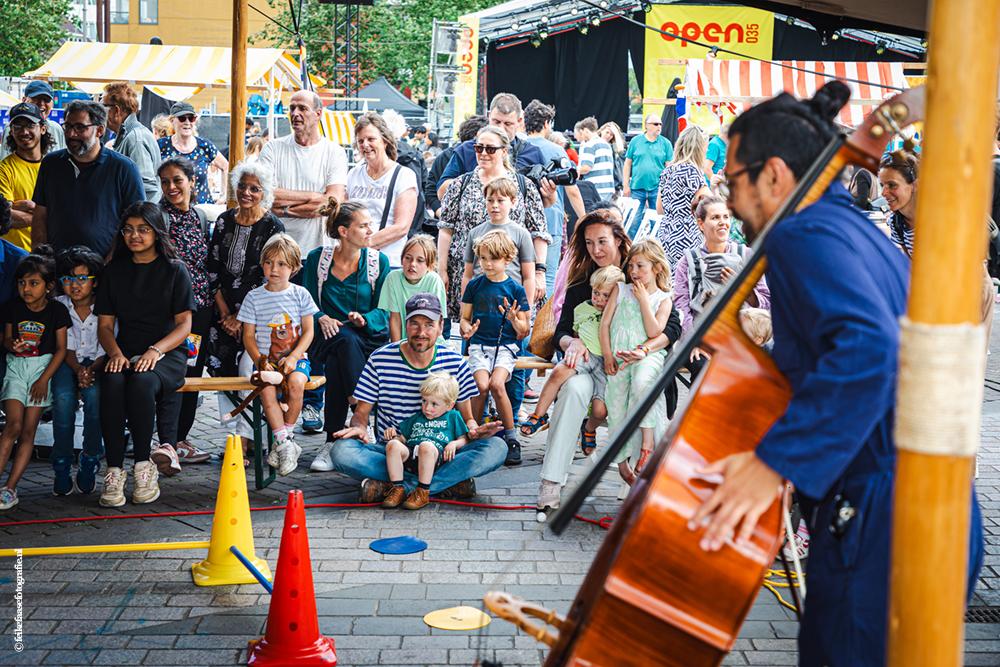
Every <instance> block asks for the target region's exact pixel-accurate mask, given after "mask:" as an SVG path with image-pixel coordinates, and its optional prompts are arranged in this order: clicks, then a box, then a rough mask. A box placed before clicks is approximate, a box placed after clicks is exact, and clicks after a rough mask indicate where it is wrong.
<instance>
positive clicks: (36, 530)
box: [0, 327, 1000, 667]
mask: <svg viewBox="0 0 1000 667" xmlns="http://www.w3.org/2000/svg"><path fill="white" fill-rule="evenodd" d="M998 330H1000V327H995V328H994V332H995V333H994V347H995V349H1000V345H997V343H998V342H1000V341H998V339H1000V335H998V334H997V331H998ZM989 368H990V377H991V378H994V379H997V380H1000V360H998V358H997V356H995V355H994V356H993V357H991V359H990V364H989ZM533 384H534V385H535V386H536V387H537V386H539V382H538V381H537V380H535V381H533ZM998 388H1000V385H998ZM216 415H217V412H216V409H215V401H214V399H212V398H211V397H208V396H206V401H205V403H204V405H203V407H202V408H201V409H200V410H199V417H198V422H197V424H196V426H195V430H194V432H193V437H194V439H195V440H196V441H197V442H198V443H199V444H200V445H202V446H205V447H208V448H212V449H214V450H215V451H221V444H222V442H223V441H224V434H223V433H222V432H221V431H220V430H219V428H218V427H217V425H216V421H215V417H216ZM43 437H44V436H43ZM544 437H545V433H544V432H543V433H541V434H540V435H539V436H538V437H535V438H532V439H529V440H526V441H525V447H524V455H525V463H524V464H523V465H522V466H520V467H519V468H512V469H502V470H499V471H496V472H494V473H492V474H491V475H488V476H486V477H484V478H481V479H480V480H478V488H479V493H480V498H479V499H480V500H482V501H483V502H489V503H497V504H512V505H521V504H528V505H531V504H533V503H534V495H535V492H536V489H537V481H538V466H539V464H540V461H541V455H542V451H543V446H544ZM299 440H300V442H301V443H303V444H304V450H305V452H304V454H303V457H302V461H301V464H300V467H299V470H298V471H296V472H295V473H294V474H292V475H291V476H289V477H286V478H279V480H278V481H276V482H275V483H274V484H272V485H271V487H269V488H268V489H265V490H261V491H255V490H253V488H252V486H253V484H252V475H251V476H248V478H249V480H250V481H249V486H250V487H251V490H250V504H251V506H253V507H266V506H270V505H280V504H281V503H283V501H284V498H285V495H286V493H287V491H288V490H289V489H293V488H300V489H302V490H303V492H304V494H305V498H306V502H307V503H309V502H312V503H321V502H353V501H354V500H355V499H356V495H355V494H356V488H357V485H356V482H354V481H352V480H348V479H345V478H343V477H341V476H339V475H336V474H334V473H310V472H308V463H309V461H310V460H311V458H312V456H313V455H314V454H315V452H316V451H317V449H318V447H319V446H320V445H321V443H322V438H321V437H320V436H304V437H301V438H299ZM588 464H589V461H586V460H583V459H580V460H578V461H577V462H576V464H575V466H574V476H578V475H579V474H581V473H582V472H583V471H585V470H586V468H587V466H588ZM218 473H219V463H218V461H215V462H212V463H208V464H203V465H192V466H186V467H185V470H184V471H183V472H182V473H181V474H180V475H179V476H177V477H173V478H169V479H164V478H161V489H162V497H161V499H160V500H159V501H157V502H156V503H153V504H151V505H146V506H143V507H142V508H136V507H135V506H133V505H131V504H128V505H126V506H125V507H124V508H121V510H108V509H102V508H99V507H98V505H97V497H96V495H92V496H88V497H83V496H80V495H74V496H71V497H69V498H54V497H52V496H51V494H50V490H51V467H50V466H49V465H48V464H47V463H45V462H40V461H36V462H32V464H31V466H29V469H28V472H27V474H26V476H25V478H24V480H23V482H22V484H21V487H20V494H21V504H20V505H19V506H18V507H16V508H15V509H14V510H13V511H10V512H7V513H4V514H3V515H2V517H0V520H2V521H20V520H27V519H39V518H56V517H80V516H105V515H113V514H123V513H131V512H136V511H137V509H138V511H141V512H170V511H183V510H203V509H211V508H212V507H213V506H214V502H215V493H216V484H217V479H218ZM979 474H980V477H979V480H978V491H979V499H980V503H981V505H982V508H983V510H984V516H985V522H986V534H987V546H986V549H987V556H986V565H985V567H984V568H983V572H982V577H981V579H980V582H979V586H978V588H977V592H976V596H975V600H974V604H975V605H978V606H985V605H990V606H997V607H1000V391H997V390H994V389H992V388H989V387H988V388H987V391H986V396H985V403H984V417H983V446H982V450H981V455H980V466H979ZM618 488H619V485H618V484H617V483H616V482H615V475H614V473H613V472H609V474H608V475H607V476H606V478H605V481H604V482H603V483H602V484H601V485H600V486H599V487H598V489H597V490H596V491H595V493H594V495H593V496H592V498H591V500H590V501H589V502H588V503H587V504H586V505H585V506H584V509H583V514H584V515H586V516H589V517H595V518H598V517H602V516H605V515H613V514H614V512H615V509H616V507H617V505H618V502H617V500H616V495H617V492H618ZM282 521H283V513H282V512H281V511H263V512H254V513H253V524H254V535H255V543H256V550H257V555H258V556H261V557H263V558H265V559H266V560H267V561H268V562H269V563H270V565H271V567H272V568H273V567H274V565H275V563H276V560H277V555H278V543H279V540H280V534H281V526H282ZM210 530H211V517H210V516H193V517H179V518H157V519H127V520H115V521H101V522H91V523H70V524H42V525H34V526H21V527H6V528H0V546H2V547H27V546H52V545H78V544H113V543H125V542H138V541H142V542H152V541H168V540H203V539H208V537H209V534H210ZM308 531H309V540H310V546H311V553H312V561H313V574H314V579H315V586H316V601H317V606H318V611H319V622H320V628H321V630H322V632H323V633H324V634H326V635H329V636H331V637H333V638H334V639H335V640H336V644H337V649H338V657H339V660H340V664H341V665H344V666H348V665H376V664H377V665H472V664H473V662H474V661H475V660H476V659H477V658H479V659H483V658H485V659H492V660H497V661H500V662H502V663H503V665H504V666H505V667H512V666H513V665H539V664H540V663H541V662H542V660H543V659H544V655H545V654H544V651H543V650H541V648H540V644H538V643H537V642H536V641H535V640H534V639H532V638H530V637H528V636H525V635H523V634H521V633H519V632H518V631H517V630H516V629H515V628H514V627H513V626H512V625H510V624H508V623H506V622H504V621H501V620H498V619H494V621H493V622H492V623H491V624H490V625H489V626H487V627H486V628H485V629H484V630H483V631H481V632H448V631H442V630H436V629H431V628H429V627H428V626H426V625H425V624H424V623H423V621H422V616H423V615H424V614H425V613H427V612H429V611H433V610H435V609H441V608H444V607H451V606H455V605H459V604H469V605H473V606H478V605H479V601H480V598H481V596H482V594H483V593H484V592H485V591H488V590H495V589H500V590H506V591H508V592H511V593H514V594H517V595H520V596H522V597H525V598H527V599H530V600H534V601H537V602H540V603H543V604H545V605H548V606H551V607H554V608H556V609H557V610H559V611H560V612H565V611H566V609H567V608H568V606H569V603H570V601H571V600H572V598H573V597H574V595H575V593H576V591H577V588H578V586H579V584H580V583H581V581H582V579H583V577H584V575H585V573H586V571H587V568H588V567H589V564H590V561H591V559H592V558H593V555H594V553H595V551H596V549H597V547H598V546H599V544H600V541H601V539H602V538H603V537H604V535H605V532H604V531H603V530H601V529H600V528H598V527H596V526H593V525H590V524H586V523H582V522H574V524H573V525H572V526H571V527H570V528H569V529H568V530H567V531H566V533H565V534H563V535H562V536H560V537H555V536H553V535H551V534H549V533H547V532H545V531H544V530H543V529H542V526H541V525H540V524H538V523H537V522H536V521H535V516H534V512H533V511H531V510H512V511H501V510H487V509H475V508H461V507H454V506H445V505H432V506H430V507H428V508H426V509H424V510H421V511H420V512H417V513H409V512H406V511H405V510H397V511H383V510H381V509H372V508H357V509H313V510H309V511H308ZM397 535H415V536H417V537H419V538H422V539H424V540H426V541H427V542H428V544H429V548H428V549H427V550H426V551H424V552H423V553H419V554H413V555H408V556H385V555H379V554H376V553H375V552H373V551H371V550H369V549H368V544H369V542H370V541H371V540H373V539H375V538H379V537H391V536H397ZM203 557H204V552H203V551H160V552H147V553H126V554H107V555H82V556H67V557H52V556H49V557H36V558H25V559H24V561H23V567H24V573H23V574H24V580H25V583H24V589H23V618H24V627H23V631H24V637H23V644H24V650H23V651H22V652H20V653H15V652H14V650H13V643H14V637H13V635H14V625H15V624H14V621H13V618H14V614H15V609H14V602H13V595H14V591H15V583H14V578H15V572H14V560H13V559H0V665H18V664H31V665H89V664H93V665H102V664H134V665H139V664H142V665H210V664H211V665H215V664H219V665H235V664H245V662H246V642H247V640H249V639H253V638H256V637H258V636H259V635H261V634H262V632H263V629H264V623H265V620H266V617H267V610H268V601H269V600H268V599H269V596H268V595H267V594H266V593H265V592H264V590H263V589H262V588H260V587H259V586H256V585H253V586H250V585H244V586H220V587H214V588H199V587H196V586H194V585H193V584H192V582H191V575H190V566H191V564H192V563H193V562H195V561H197V560H200V559H201V558H203ZM784 594H785V595H786V596H787V590H786V591H784ZM796 633H797V622H796V620H795V617H794V614H793V613H792V612H790V611H788V610H786V609H785V608H783V607H782V606H780V605H779V604H778V602H777V600H776V599H775V597H774V596H773V595H772V594H771V593H769V592H768V591H762V592H761V594H760V596H759V597H758V599H757V601H756V603H755V605H754V606H753V608H752V610H751V612H750V615H749V618H748V620H747V622H746V623H745V624H744V626H743V629H742V632H741V635H740V639H739V640H738V641H737V643H736V646H735V648H734V651H733V652H732V653H731V654H730V655H729V657H728V658H727V659H726V663H725V664H730V665H794V664H795V662H796V657H797V656H796V647H795V636H796ZM965 648H966V654H965V656H966V664H968V665H993V666H996V665H998V664H1000V624H979V623H975V624H973V623H970V624H967V625H966V642H965Z"/></svg>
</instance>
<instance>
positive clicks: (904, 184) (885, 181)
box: [878, 151, 920, 255]
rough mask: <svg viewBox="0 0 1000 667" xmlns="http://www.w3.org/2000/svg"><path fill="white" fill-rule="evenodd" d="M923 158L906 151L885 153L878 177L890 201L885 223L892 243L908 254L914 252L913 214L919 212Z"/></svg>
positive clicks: (883, 194)
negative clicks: (919, 179)
mask: <svg viewBox="0 0 1000 667" xmlns="http://www.w3.org/2000/svg"><path fill="white" fill-rule="evenodd" d="M919 169H920V158H918V157H917V156H916V155H914V154H912V153H908V152H906V151H895V152H893V153H887V154H885V155H884V156H882V161H881V162H880V163H879V167H878V181H879V185H881V186H882V196H883V197H884V198H885V202H886V204H888V205H889V215H888V217H887V218H886V224H888V225H889V234H890V236H891V237H892V241H893V243H895V244H896V245H898V246H899V247H900V248H901V249H902V250H903V252H905V253H906V254H907V255H912V254H913V218H914V216H915V215H916V213H917V172H918V171H919Z"/></svg>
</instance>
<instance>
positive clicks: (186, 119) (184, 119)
mask: <svg viewBox="0 0 1000 667" xmlns="http://www.w3.org/2000/svg"><path fill="white" fill-rule="evenodd" d="M174 118H176V119H177V120H179V121H180V122H182V123H193V122H195V121H196V120H198V117H197V116H195V115H194V114H190V113H188V114H184V115H183V116H174Z"/></svg>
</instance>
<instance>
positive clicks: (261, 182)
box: [208, 137, 285, 438]
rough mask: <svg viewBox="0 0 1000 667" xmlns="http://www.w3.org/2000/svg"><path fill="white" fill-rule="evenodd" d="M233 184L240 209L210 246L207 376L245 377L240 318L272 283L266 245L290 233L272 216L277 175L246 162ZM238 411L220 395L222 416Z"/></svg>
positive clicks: (239, 426) (224, 220)
mask: <svg viewBox="0 0 1000 667" xmlns="http://www.w3.org/2000/svg"><path fill="white" fill-rule="evenodd" d="M255 138H256V137H255ZM230 182H231V184H232V186H233V190H234V191H235V192H236V208H231V209H229V210H228V211H226V212H225V213H223V214H222V215H220V216H219V219H218V220H217V221H216V223H215V231H214V232H213V233H212V240H211V242H210V243H209V246H208V280H209V290H210V291H211V292H212V295H213V298H214V300H215V309H216V316H215V317H214V318H213V321H212V325H211V327H210V328H209V332H208V349H209V356H208V372H209V373H210V374H211V375H214V376H218V377H234V376H236V375H240V372H239V359H240V355H241V354H242V353H243V325H242V324H240V321H239V320H238V319H237V315H239V312H240V307H241V306H242V305H243V299H244V298H246V295H247V294H248V293H249V292H250V291H251V290H253V289H255V288H257V287H260V286H261V285H263V284H264V283H266V282H267V280H266V279H265V278H264V268H263V266H262V265H261V257H260V253H261V250H262V249H263V248H264V244H265V243H267V240H268V239H269V238H271V237H272V236H274V235H275V234H278V233H280V232H284V231H285V225H284V224H283V223H282V222H281V220H279V219H278V218H277V216H275V215H274V214H273V213H271V206H272V204H274V175H273V173H272V172H271V169H270V167H268V166H266V165H264V164H261V163H260V162H257V161H253V162H242V163H240V164H239V165H237V167H236V168H235V169H233V173H232V175H231V176H230ZM235 407H236V406H235V405H233V404H232V402H231V401H230V400H229V399H228V398H227V397H226V396H225V395H224V394H222V392H219V414H220V415H223V414H226V413H228V412H229V411H231V410H232V409H233V408H235ZM224 426H225V427H226V429H227V430H231V431H233V432H235V433H237V434H238V435H240V436H241V437H243V438H250V437H251V435H250V430H249V426H248V425H247V423H246V420H245V419H243V418H242V417H240V416H237V417H235V418H234V419H233V420H232V421H230V422H227V423H225V424H224Z"/></svg>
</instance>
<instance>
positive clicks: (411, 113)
mask: <svg viewBox="0 0 1000 667" xmlns="http://www.w3.org/2000/svg"><path fill="white" fill-rule="evenodd" d="M357 97H358V99H360V100H364V106H365V108H366V109H368V108H371V109H373V110H375V111H385V110H386V109H393V110H394V111H398V112H399V113H400V115H402V116H403V117H404V118H405V119H406V120H407V121H408V122H410V123H411V124H412V123H414V122H423V121H424V119H426V118H427V109H425V108H423V107H422V106H420V105H419V104H417V103H416V102H414V101H413V100H410V99H409V98H407V97H406V95H404V94H403V93H401V92H399V91H398V90H396V88H395V86H393V85H392V84H391V83H389V82H388V81H387V80H386V78H385V77H384V76H380V77H379V78H377V79H375V80H374V81H372V82H371V83H369V84H368V85H367V86H365V87H364V88H362V89H361V90H359V91H358V92H357ZM349 105H357V102H351V101H349V100H347V101H345V100H337V101H336V102H335V103H334V105H333V108H335V109H344V108H353V107H349Z"/></svg>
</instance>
